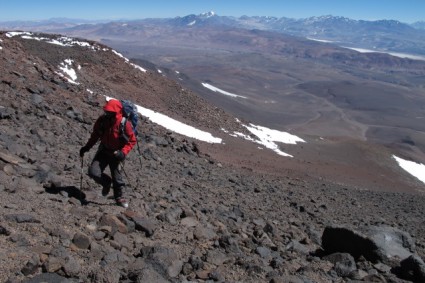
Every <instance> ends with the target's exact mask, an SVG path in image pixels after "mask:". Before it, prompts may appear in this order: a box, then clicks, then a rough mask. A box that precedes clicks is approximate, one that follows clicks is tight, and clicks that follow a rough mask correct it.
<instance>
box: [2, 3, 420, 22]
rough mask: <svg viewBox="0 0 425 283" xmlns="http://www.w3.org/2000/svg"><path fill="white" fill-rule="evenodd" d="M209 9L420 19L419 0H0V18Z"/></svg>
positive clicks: (137, 15) (136, 15) (135, 15)
mask: <svg viewBox="0 0 425 283" xmlns="http://www.w3.org/2000/svg"><path fill="white" fill-rule="evenodd" d="M208 11H214V12H215V13H216V14H218V15H220V16H237V17H239V16H242V15H248V16H275V17H288V18H307V17H311V16H322V15H334V16H343V17H347V18H351V19H356V20H359V19H362V20H381V19H392V20H398V21H401V22H405V23H412V22H415V21H425V0H120V1H119V0H115V1H113V0H68V1H61V0H0V21H10V20H41V19H49V18H54V17H66V18H74V19H77V18H78V19H93V20H99V19H111V20H117V19H143V18H169V17H176V16H186V15H189V14H200V13H203V12H208Z"/></svg>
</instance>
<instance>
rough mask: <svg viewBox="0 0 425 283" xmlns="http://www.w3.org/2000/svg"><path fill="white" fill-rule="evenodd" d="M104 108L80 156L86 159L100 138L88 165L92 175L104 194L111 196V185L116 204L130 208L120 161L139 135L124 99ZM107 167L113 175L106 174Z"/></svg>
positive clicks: (112, 101) (111, 101) (108, 104)
mask: <svg viewBox="0 0 425 283" xmlns="http://www.w3.org/2000/svg"><path fill="white" fill-rule="evenodd" d="M103 110H104V114H103V115H101V116H100V117H99V118H98V119H97V120H96V122H95V124H94V127H93V132H92V133H91V136H90V138H89V140H88V141H87V143H86V145H85V146H83V147H81V149H80V157H81V158H83V157H84V154H85V153H86V152H88V151H89V150H90V149H91V148H92V147H93V146H94V145H95V144H96V143H97V141H99V140H100V145H99V148H98V150H97V152H96V155H95V156H94V158H93V161H92V163H91V165H90V167H89V176H90V177H91V178H92V179H94V180H95V181H96V182H97V183H98V184H100V185H102V195H103V196H107V195H108V193H109V191H110V188H111V185H112V188H113V190H114V198H115V202H116V204H117V205H120V206H122V207H128V200H127V199H126V198H125V197H124V191H125V186H126V184H125V182H124V181H123V178H122V175H121V170H120V163H121V162H123V161H124V159H125V158H126V156H127V155H128V153H129V152H130V151H131V149H132V148H133V147H134V145H135V144H136V142H137V140H136V134H135V132H134V130H133V126H132V123H131V121H130V120H128V119H127V117H126V116H127V115H126V114H125V112H124V108H123V103H122V102H120V101H119V100H115V99H111V100H109V101H108V102H107V103H106V104H105V106H104V107H103ZM136 115H137V114H136ZM136 119H137V117H136ZM107 166H109V169H110V171H111V177H109V176H108V175H106V174H105V173H103V172H104V170H105V169H106V167H107Z"/></svg>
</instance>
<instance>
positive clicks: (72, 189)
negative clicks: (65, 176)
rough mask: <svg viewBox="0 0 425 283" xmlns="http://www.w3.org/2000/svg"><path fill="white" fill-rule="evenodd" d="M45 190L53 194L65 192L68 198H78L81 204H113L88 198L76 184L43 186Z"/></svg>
mask: <svg viewBox="0 0 425 283" xmlns="http://www.w3.org/2000/svg"><path fill="white" fill-rule="evenodd" d="M45 191H46V193H49V194H54V195H56V194H59V193H60V192H65V193H66V194H67V196H68V197H69V198H75V199H78V200H79V201H80V203H81V205H88V204H90V203H92V204H96V205H114V204H111V203H99V202H96V201H93V200H88V199H87V195H86V194H85V193H84V192H83V191H81V190H80V189H79V188H77V187H76V186H62V187H49V188H45Z"/></svg>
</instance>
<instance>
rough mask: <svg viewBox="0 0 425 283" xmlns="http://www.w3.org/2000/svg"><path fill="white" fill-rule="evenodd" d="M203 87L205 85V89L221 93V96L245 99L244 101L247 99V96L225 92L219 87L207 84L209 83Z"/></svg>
mask: <svg viewBox="0 0 425 283" xmlns="http://www.w3.org/2000/svg"><path fill="white" fill-rule="evenodd" d="M202 85H203V86H204V87H205V88H208V89H209V90H212V91H214V92H218V93H221V94H224V95H227V96H230V97H235V98H244V99H247V97H245V96H242V95H237V94H234V93H230V92H227V91H224V90H222V89H219V88H218V87H215V86H213V85H210V84H207V83H202Z"/></svg>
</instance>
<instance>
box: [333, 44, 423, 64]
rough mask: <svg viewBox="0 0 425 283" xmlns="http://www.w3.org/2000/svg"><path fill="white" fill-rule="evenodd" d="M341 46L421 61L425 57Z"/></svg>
mask: <svg viewBox="0 0 425 283" xmlns="http://www.w3.org/2000/svg"><path fill="white" fill-rule="evenodd" d="M341 47H343V48H347V49H351V50H354V51H357V52H360V53H382V54H389V55H392V56H395V57H399V58H405V59H406V58H407V59H412V60H421V61H425V57H424V56H420V55H413V54H407V53H399V52H385V51H378V50H371V49H364V48H354V47H346V46H341Z"/></svg>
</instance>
